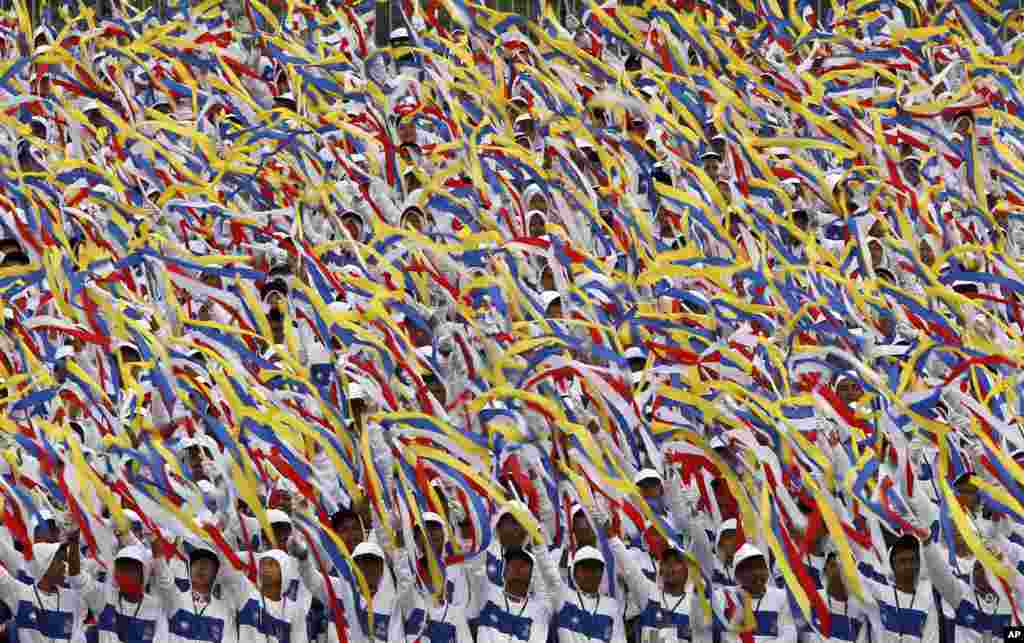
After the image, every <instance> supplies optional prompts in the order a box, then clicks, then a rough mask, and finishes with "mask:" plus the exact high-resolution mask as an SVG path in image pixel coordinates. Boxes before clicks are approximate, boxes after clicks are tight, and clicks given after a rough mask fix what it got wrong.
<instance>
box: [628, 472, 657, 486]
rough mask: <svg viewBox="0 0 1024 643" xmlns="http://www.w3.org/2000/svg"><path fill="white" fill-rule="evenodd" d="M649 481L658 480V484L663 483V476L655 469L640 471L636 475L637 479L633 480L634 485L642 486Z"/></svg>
mask: <svg viewBox="0 0 1024 643" xmlns="http://www.w3.org/2000/svg"><path fill="white" fill-rule="evenodd" d="M647 480H657V481H658V482H662V479H661V474H660V473H658V472H657V471H655V470H654V469H640V471H639V472H638V473H637V474H636V477H635V478H633V484H640V483H641V482H645V481H647Z"/></svg>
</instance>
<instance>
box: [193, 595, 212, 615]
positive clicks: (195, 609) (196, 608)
mask: <svg viewBox="0 0 1024 643" xmlns="http://www.w3.org/2000/svg"><path fill="white" fill-rule="evenodd" d="M196 596H199V600H200V601H202V599H203V597H202V595H201V594H199V592H196V591H193V592H192V611H193V612H195V613H196V614H197V615H199V616H202V615H203V614H204V613H205V612H206V610H207V609H209V608H210V605H211V604H212V603H213V593H212V592H211V593H210V596H209V597H208V598H207V599H206V604H205V605H203V609H199V604H198V603H197V602H196Z"/></svg>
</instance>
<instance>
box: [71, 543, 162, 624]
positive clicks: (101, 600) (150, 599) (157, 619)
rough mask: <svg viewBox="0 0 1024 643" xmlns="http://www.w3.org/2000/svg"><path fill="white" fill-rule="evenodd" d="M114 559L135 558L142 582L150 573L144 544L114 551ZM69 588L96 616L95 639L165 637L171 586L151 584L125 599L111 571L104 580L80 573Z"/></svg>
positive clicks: (149, 560)
mask: <svg viewBox="0 0 1024 643" xmlns="http://www.w3.org/2000/svg"><path fill="white" fill-rule="evenodd" d="M115 560H135V561H138V562H139V563H141V564H142V570H143V586H145V585H146V584H147V583H148V581H149V577H150V574H151V570H152V567H153V560H152V557H151V555H150V553H149V552H148V551H147V550H146V548H145V547H142V546H140V545H131V546H128V547H125V548H124V549H122V550H121V551H119V552H118V554H117V556H116V558H115ZM71 581H72V588H73V589H77V590H79V591H81V592H82V597H83V600H84V602H85V604H86V605H87V606H88V607H89V609H90V610H91V611H92V613H93V614H94V615H95V616H96V625H95V632H96V641H97V643H163V642H164V641H166V640H167V637H168V629H167V616H168V615H167V607H168V605H169V604H170V601H169V595H170V591H171V588H172V587H173V586H166V587H164V586H154V588H153V590H154V591H153V592H152V593H150V592H146V593H144V594H143V595H142V600H141V601H139V602H138V603H132V602H129V601H128V600H126V599H125V598H124V597H123V596H122V594H121V591H120V589H119V588H118V587H117V585H116V584H115V582H114V579H113V574H110V575H108V576H107V580H106V582H103V583H101V582H99V581H98V580H96V579H88V580H86V579H84V578H83V575H82V574H79V575H78V576H74V577H72V579H71Z"/></svg>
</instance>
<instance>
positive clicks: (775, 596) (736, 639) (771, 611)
mask: <svg viewBox="0 0 1024 643" xmlns="http://www.w3.org/2000/svg"><path fill="white" fill-rule="evenodd" d="M742 591H743V590H741V589H722V590H718V591H716V592H715V600H714V601H713V607H714V610H715V613H716V614H717V616H718V618H719V620H720V621H721V622H722V623H723V624H724V625H725V632H723V633H722V641H723V642H724V643H740V641H741V640H742V639H741V638H740V636H741V634H740V632H739V629H740V628H741V627H742V626H743V612H744V609H743V599H742V598H741V595H740V592H742ZM752 609H753V612H754V620H755V621H756V625H755V629H754V641H756V642H761V641H796V640H797V631H796V623H795V622H794V621H793V615H792V613H791V612H790V610H789V601H788V599H787V598H786V592H785V591H783V590H781V589H779V588H777V587H772V586H771V585H769V586H768V587H767V588H765V593H764V596H762V597H761V598H759V599H756V600H753V605H752Z"/></svg>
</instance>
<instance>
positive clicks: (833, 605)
mask: <svg viewBox="0 0 1024 643" xmlns="http://www.w3.org/2000/svg"><path fill="white" fill-rule="evenodd" d="M819 594H820V595H821V602H822V603H824V604H825V606H826V608H828V613H829V616H830V617H831V620H832V625H831V628H830V629H829V632H828V633H827V634H826V633H824V632H822V631H820V630H819V628H812V627H811V626H809V625H805V626H804V627H803V628H802V629H801V631H800V641H801V643H867V641H869V640H871V637H870V623H871V619H870V617H869V613H868V610H867V609H866V608H865V607H864V605H863V604H862V603H860V602H859V601H858V600H857V599H856V598H854V597H853V596H849V597H847V600H845V601H840V600H836V599H835V598H832V596H831V595H830V594H829V593H828V591H827V590H824V589H823V590H819Z"/></svg>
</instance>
